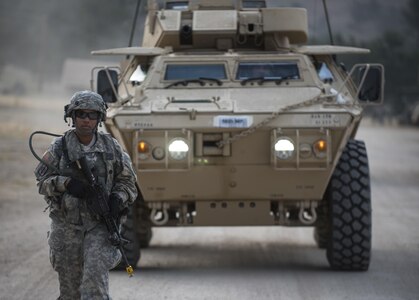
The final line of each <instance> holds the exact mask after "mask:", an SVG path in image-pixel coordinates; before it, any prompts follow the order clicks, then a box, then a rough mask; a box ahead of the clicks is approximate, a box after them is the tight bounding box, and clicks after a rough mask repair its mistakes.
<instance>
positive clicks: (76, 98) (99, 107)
mask: <svg viewBox="0 0 419 300" xmlns="http://www.w3.org/2000/svg"><path fill="white" fill-rule="evenodd" d="M107 108H108V106H107V105H106V103H105V101H103V98H102V96H100V95H99V94H97V93H95V92H92V91H88V90H86V91H80V92H76V93H75V94H74V95H73V96H72V97H71V99H70V104H67V105H66V106H64V121H66V122H67V118H71V119H74V112H75V111H76V110H79V109H89V110H94V111H97V112H99V113H100V119H99V122H103V121H105V119H106V109H107Z"/></svg>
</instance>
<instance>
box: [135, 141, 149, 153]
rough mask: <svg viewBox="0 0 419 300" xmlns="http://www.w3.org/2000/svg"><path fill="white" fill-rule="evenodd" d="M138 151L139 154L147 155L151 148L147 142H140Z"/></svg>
mask: <svg viewBox="0 0 419 300" xmlns="http://www.w3.org/2000/svg"><path fill="white" fill-rule="evenodd" d="M137 150H138V152H139V153H147V152H148V151H149V150H150V147H149V146H148V144H147V143H146V142H144V141H139V142H138V144H137Z"/></svg>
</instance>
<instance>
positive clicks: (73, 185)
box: [66, 178, 92, 198]
mask: <svg viewBox="0 0 419 300" xmlns="http://www.w3.org/2000/svg"><path fill="white" fill-rule="evenodd" d="M66 188H67V191H68V192H69V193H70V194H71V195H72V196H74V197H77V198H87V197H89V196H90V195H91V194H92V189H91V188H90V186H89V185H88V184H87V183H84V182H83V181H80V180H78V179H74V178H71V179H70V181H69V182H68V183H67V186H66Z"/></svg>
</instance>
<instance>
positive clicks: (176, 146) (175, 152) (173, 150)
mask: <svg viewBox="0 0 419 300" xmlns="http://www.w3.org/2000/svg"><path fill="white" fill-rule="evenodd" d="M188 151H189V146H188V144H187V143H186V142H185V141H184V140H182V139H174V140H172V141H170V143H169V154H170V157H171V158H173V159H175V160H182V159H185V158H186V156H187V155H188Z"/></svg>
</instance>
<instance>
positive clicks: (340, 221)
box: [325, 140, 371, 271]
mask: <svg viewBox="0 0 419 300" xmlns="http://www.w3.org/2000/svg"><path fill="white" fill-rule="evenodd" d="M325 198H326V200H327V202H328V203H329V213H328V214H329V222H330V223H329V226H330V229H329V241H328V244H327V250H326V254H327V260H328V261H329V264H330V266H331V268H333V269H336V270H353V271H366V270H368V267H369V264H370V258H371V190H370V177H369V167H368V157H367V152H366V148H365V144H364V142H362V141H356V140H350V141H349V142H348V144H347V145H346V147H345V149H344V151H343V153H342V156H341V158H340V160H339V162H338V164H337V166H336V169H335V171H334V173H333V175H332V178H331V180H330V182H329V186H328V188H327V191H326V195H325Z"/></svg>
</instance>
